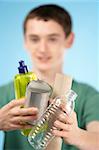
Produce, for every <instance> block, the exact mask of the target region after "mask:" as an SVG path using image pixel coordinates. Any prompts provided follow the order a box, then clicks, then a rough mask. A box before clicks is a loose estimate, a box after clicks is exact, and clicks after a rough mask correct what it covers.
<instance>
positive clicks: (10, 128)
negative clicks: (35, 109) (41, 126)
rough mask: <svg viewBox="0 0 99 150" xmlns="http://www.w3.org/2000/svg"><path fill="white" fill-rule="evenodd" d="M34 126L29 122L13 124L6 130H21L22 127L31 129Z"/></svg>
mask: <svg viewBox="0 0 99 150" xmlns="http://www.w3.org/2000/svg"><path fill="white" fill-rule="evenodd" d="M30 128H32V126H31V125H28V124H11V125H10V127H8V128H6V129H5V131H8V130H18V129H19V130H20V129H30Z"/></svg>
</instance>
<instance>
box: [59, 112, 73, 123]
mask: <svg viewBox="0 0 99 150" xmlns="http://www.w3.org/2000/svg"><path fill="white" fill-rule="evenodd" d="M59 121H61V122H63V123H67V124H72V123H73V119H72V118H71V117H70V116H68V115H66V114H65V113H63V114H61V115H60V116H59Z"/></svg>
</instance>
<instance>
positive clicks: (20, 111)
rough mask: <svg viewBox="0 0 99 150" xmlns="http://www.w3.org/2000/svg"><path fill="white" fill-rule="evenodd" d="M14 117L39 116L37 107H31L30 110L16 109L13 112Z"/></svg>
mask: <svg viewBox="0 0 99 150" xmlns="http://www.w3.org/2000/svg"><path fill="white" fill-rule="evenodd" d="M12 111H13V112H12V113H13V115H15V116H18V115H19V116H28V115H37V114H38V109H37V108H36V107H29V108H16V110H15V109H13V110H12Z"/></svg>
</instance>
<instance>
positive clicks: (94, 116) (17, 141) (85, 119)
mask: <svg viewBox="0 0 99 150" xmlns="http://www.w3.org/2000/svg"><path fill="white" fill-rule="evenodd" d="M72 89H73V90H74V91H75V92H76V93H77V94H78V97H77V99H76V101H75V111H76V113H77V119H78V126H79V127H80V128H82V129H86V125H87V124H88V123H89V122H90V121H93V120H99V93H98V92H97V91H96V90H95V89H94V88H92V87H90V86H88V85H86V84H82V83H78V82H76V81H73V84H72ZM14 98H15V96H14V87H13V83H9V84H8V85H4V86H2V87H0V107H2V106H4V105H5V104H7V103H8V102H10V101H11V100H12V99H14ZM4 150H33V148H32V147H31V145H30V144H29V143H28V141H27V138H26V137H24V136H23V135H21V133H20V131H18V130H17V131H8V132H5V139H4ZM61 150H78V149H77V148H76V147H74V146H72V145H66V144H65V143H64V142H63V144H62V148H61Z"/></svg>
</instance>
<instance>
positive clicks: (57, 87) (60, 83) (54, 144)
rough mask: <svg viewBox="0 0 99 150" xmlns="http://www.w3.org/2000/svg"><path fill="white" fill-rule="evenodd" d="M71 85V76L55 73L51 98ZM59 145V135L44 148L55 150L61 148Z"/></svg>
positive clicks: (62, 92) (60, 93)
mask: <svg viewBox="0 0 99 150" xmlns="http://www.w3.org/2000/svg"><path fill="white" fill-rule="evenodd" d="M71 86H72V77H71V76H69V75H64V74H59V73H57V74H56V78H55V82H54V86H53V93H52V98H55V97H56V96H59V95H63V94H65V93H66V92H67V91H69V90H70V89H71ZM61 147H62V139H61V138H60V137H55V138H54V139H53V140H52V141H51V142H50V143H49V145H48V147H47V148H46V150H53V148H54V149H55V150H61Z"/></svg>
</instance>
